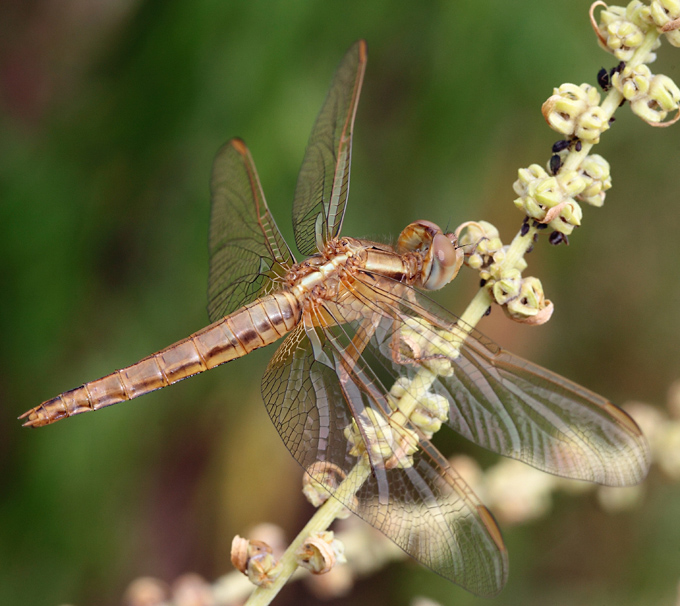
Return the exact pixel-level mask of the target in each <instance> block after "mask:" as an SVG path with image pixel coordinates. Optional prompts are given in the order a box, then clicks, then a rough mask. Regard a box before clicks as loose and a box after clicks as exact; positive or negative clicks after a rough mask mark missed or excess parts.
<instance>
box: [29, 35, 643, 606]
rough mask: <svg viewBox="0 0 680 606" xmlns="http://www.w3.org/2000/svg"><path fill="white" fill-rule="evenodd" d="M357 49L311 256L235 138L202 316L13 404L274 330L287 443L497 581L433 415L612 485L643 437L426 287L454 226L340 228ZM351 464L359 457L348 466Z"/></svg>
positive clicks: (453, 256) (331, 106) (308, 203)
mask: <svg viewBox="0 0 680 606" xmlns="http://www.w3.org/2000/svg"><path fill="white" fill-rule="evenodd" d="M366 61H367V48H366V43H365V42H364V41H359V42H357V43H355V44H354V45H353V46H352V47H351V48H350V49H349V51H348V52H347V54H346V55H345V56H344V58H343V60H342V61H341V63H340V65H339V67H338V68H337V71H336V73H335V75H334V77H333V80H332V83H331V86H330V89H329V92H328V94H327V97H326V100H325V102H324V104H323V106H322V109H321V111H320V113H319V115H318V117H317V119H316V122H315V124H314V127H313V129H312V133H311V136H310V139H309V143H308V146H307V149H306V152H305V155H304V159H303V162H302V167H301V170H300V174H299V178H298V181H297V186H296V190H295V196H294V202H293V230H294V236H295V243H296V245H297V248H298V249H299V251H300V253H302V255H304V256H305V260H303V261H301V262H297V261H296V259H295V257H294V255H293V253H292V252H291V249H290V247H289V246H288V244H287V243H286V241H285V240H284V238H283V236H282V235H281V232H280V231H279V229H278V227H277V225H276V223H275V221H274V218H273V216H272V215H271V213H270V211H269V208H268V206H267V203H266V200H265V197H264V193H263V191H262V187H261V185H260V180H259V177H258V174H257V171H256V169H255V165H254V163H253V159H252V157H251V154H250V152H249V151H248V149H247V147H246V145H245V144H244V142H243V141H242V140H241V139H232V140H231V141H229V142H228V143H227V144H226V145H225V146H224V147H223V148H222V149H221V150H220V151H219V152H218V154H217V156H216V159H215V161H214V166H213V173H212V181H211V191H212V207H211V218H210V234H209V240H210V271H209V292H208V299H209V302H208V314H209V317H210V320H211V322H212V323H211V324H210V325H209V326H207V327H206V328H203V329H202V330H199V331H198V332H196V333H194V334H192V335H191V336H189V337H187V338H186V339H183V340H181V341H179V342H177V343H175V344H174V345H171V346H170V347H167V348H166V349H163V350H161V351H158V352H157V353H154V354H153V355H151V356H149V357H146V358H144V359H142V360H141V361H139V362H137V363H136V364H132V365H131V366H128V367H127V368H123V369H121V370H116V371H115V372H113V373H111V374H109V375H107V376H105V377H103V378H101V379H98V380H95V381H91V382H89V383H85V384H84V385H82V386H80V387H77V388H75V389H72V390H70V391H67V392H65V393H62V394H61V395H58V396H57V397H55V398H52V399H50V400H47V401H45V402H43V403H42V404H40V405H39V406H37V407H35V408H33V409H32V410H30V411H28V412H26V413H24V414H23V415H22V416H21V417H20V418H21V419H24V420H25V423H24V425H27V426H31V427H39V426H43V425H48V424H50V423H53V422H55V421H57V420H59V419H63V418H66V417H70V416H73V415H77V414H80V413H83V412H88V411H92V410H98V409H100V408H104V407H107V406H110V405H112V404H116V403H118V402H122V401H126V400H131V399H133V398H136V397H138V396H141V395H143V394H146V393H148V392H150V391H153V390H156V389H159V388H162V387H166V386H168V385H171V384H173V383H176V382H177V381H180V380H182V379H184V378H186V377H189V376H191V375H194V374H196V373H200V372H203V371H205V370H208V369H210V368H213V367H215V366H218V365H220V364H224V363H226V362H229V361H232V360H235V359H236V358H240V357H242V356H245V355H246V354H248V353H250V352H251V351H253V350H255V349H258V348H260V347H264V346H266V345H269V344H272V343H274V342H275V341H278V340H279V339H283V342H282V343H281V344H280V345H279V347H278V349H277V350H276V352H275V353H274V355H273V357H272V359H271V361H270V362H269V364H268V366H267V369H266V371H265V373H264V377H263V379H262V397H263V400H264V403H265V405H266V408H267V411H268V413H269V415H270V417H271V420H272V421H273V423H274V425H275V427H276V429H277V430H278V433H279V434H280V436H281V438H282V439H283V442H284V444H285V445H286V447H287V448H288V450H289V451H290V453H291V454H292V455H293V457H294V458H295V459H296V460H297V461H298V463H300V465H301V466H302V467H303V468H304V469H305V470H306V471H307V472H308V473H309V474H311V475H313V476H314V478H315V479H316V480H318V481H319V482H320V483H321V485H322V486H323V487H324V488H325V489H327V490H328V491H330V492H331V493H332V494H333V495H334V496H335V497H336V498H337V499H339V500H340V501H341V502H342V503H343V504H344V505H345V506H347V507H348V508H349V509H350V510H351V511H353V512H354V513H356V514H357V515H359V516H360V517H361V518H363V519H364V520H366V521H367V522H369V523H370V524H372V525H373V526H374V527H375V528H377V529H378V530H380V531H382V532H383V533H384V534H385V535H386V536H387V537H389V538H390V539H391V540H392V541H394V542H395V543H396V544H397V545H399V547H401V548H402V549H403V550H404V551H406V552H407V553H408V554H410V555H411V556H412V557H413V558H415V559H416V560H418V561H420V562H421V563H422V564H424V565H425V566H428V567H429V568H430V569H432V570H433V571H435V572H436V573H438V574H440V575H442V576H444V577H446V578H447V579H450V580H451V581H453V582H454V583H457V584H459V585H461V586H462V587H464V588H466V589H468V590H470V591H472V592H473V593H476V594H479V595H485V596H492V595H495V594H496V593H498V591H500V589H501V588H502V587H503V585H504V583H505V582H506V579H507V576H508V557H507V551H506V548H505V546H504V544H503V539H502V537H501V532H500V530H499V528H498V526H497V524H496V522H495V521H494V518H493V516H492V514H491V512H490V511H489V510H488V509H487V508H486V507H485V506H484V505H483V504H482V503H481V502H480V500H479V499H478V498H477V497H476V496H475V494H474V493H473V491H472V490H471V489H470V487H469V486H468V484H467V483H466V482H465V481H464V480H463V478H462V477H461V476H460V475H459V474H458V473H457V472H456V470H455V469H454V468H453V467H452V466H451V465H450V464H449V462H448V461H447V459H446V458H445V457H444V456H443V455H442V454H441V453H440V452H439V451H438V450H437V448H436V447H435V446H433V445H432V442H431V441H430V439H431V437H432V436H433V434H434V433H435V432H436V431H438V430H439V428H440V427H441V425H442V424H446V425H448V426H449V427H450V428H452V429H453V430H454V431H456V432H457V433H458V434H460V435H462V436H463V437H465V438H467V439H468V440H470V441H471V442H473V443H475V444H478V445H480V446H482V447H485V448H487V449H489V450H491V451H493V452H495V453H499V454H501V455H504V456H506V457H512V458H515V459H519V460H520V461H523V462H525V463H527V464H529V465H532V466H534V467H536V468H538V469H541V470H544V471H546V472H549V473H552V474H557V475H559V476H564V477H567V478H575V479H580V480H588V481H591V482H597V483H601V484H606V485H611V486H624V485H630V484H636V483H638V482H640V481H641V480H642V479H643V478H644V477H645V475H646V473H647V470H648V467H649V448H648V445H647V442H646V440H645V438H644V436H643V434H642V432H641V431H640V429H639V427H638V426H637V425H636V423H635V421H633V419H632V418H630V417H629V416H628V415H627V414H626V413H625V412H624V411H623V410H621V409H620V408H617V407H616V406H614V405H613V404H611V403H610V402H609V401H607V400H606V399H605V398H603V397H601V396H599V395H597V394H595V393H593V392H591V391H588V390H587V389H585V388H583V387H581V386H580V385H578V384H576V383H573V382H571V381H569V380H567V379H565V378H563V377H561V376H559V375H557V374H555V373H553V372H551V371H549V370H546V369H544V368H541V367H540V366H538V365H536V364H534V363H532V362H529V361H527V360H524V359H522V358H520V357H518V356H516V355H513V354H511V353H509V352H507V351H505V350H504V349H501V348H500V347H499V346H498V345H496V344H495V343H493V342H492V341H490V340H489V339H487V338H486V337H484V336H482V335H481V334H480V333H479V332H477V331H476V330H475V329H473V328H472V327H470V326H466V325H465V324H464V323H463V322H462V321H461V320H459V319H458V318H457V317H456V316H455V315H453V314H452V313H450V312H448V311H447V310H446V309H444V308H443V307H441V306H439V305H438V304H436V303H435V302H433V301H432V300H431V299H429V298H428V296H427V295H426V294H425V292H424V291H428V290H436V289H439V288H441V287H443V286H444V285H446V284H448V283H449V282H450V281H451V280H452V279H453V278H454V277H455V276H456V274H457V273H458V270H459V269H460V268H461V265H462V263H463V260H464V253H463V251H462V248H461V247H460V246H458V244H457V237H456V236H455V234H446V233H444V232H443V231H442V230H441V229H440V228H439V227H438V226H437V225H435V224H434V223H432V222H430V221H424V220H423V221H416V222H414V223H412V224H410V225H409V226H407V227H406V228H405V229H404V230H403V231H402V233H401V234H400V236H399V238H398V240H397V242H396V244H395V245H388V244H383V243H378V242H372V241H368V240H364V239H357V238H351V237H348V236H341V235H340V231H341V226H342V222H343V217H344V214H345V210H346V205H347V198H348V192H349V183H350V166H351V152H352V137H353V130H354V122H355V116H356V112H357V105H358V101H359V96H360V93H361V88H362V83H363V78H364V72H365V69H366ZM361 464H363V465H364V467H365V468H366V469H367V470H368V471H367V472H366V473H363V474H356V473H354V472H353V470H355V469H357V467H358V466H360V465H361ZM341 482H342V484H341V485H342V486H343V490H338V489H337V487H338V485H339V484H340V483H341ZM347 483H350V486H349V489H348V486H347Z"/></svg>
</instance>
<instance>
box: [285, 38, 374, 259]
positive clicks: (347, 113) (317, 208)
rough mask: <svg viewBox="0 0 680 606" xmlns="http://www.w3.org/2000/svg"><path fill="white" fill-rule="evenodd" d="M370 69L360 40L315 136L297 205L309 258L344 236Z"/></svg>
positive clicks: (298, 229) (298, 231)
mask: <svg viewBox="0 0 680 606" xmlns="http://www.w3.org/2000/svg"><path fill="white" fill-rule="evenodd" d="M365 69H366V43H365V42H364V41H363V40H360V41H359V42H357V43H356V44H354V45H353V46H352V47H351V48H350V49H349V51H347V54H346V55H345V56H344V58H343V59H342V61H341V62H340V65H339V67H338V69H337V71H336V72H335V75H334V77H333V81H332V82H331V87H330V89H329V91H328V95H327V97H326V101H325V102H324V104H323V107H322V108H321V111H320V112H319V115H318V117H317V119H316V122H315V124H314V128H313V129H312V134H311V135H310V138H309V142H308V144H307V150H306V151H305V157H304V160H303V161H302V167H301V168H300V174H299V176H298V182H297V187H296V189H295V200H294V202H293V229H294V231H295V242H296V243H297V247H298V249H299V250H300V252H301V253H302V254H303V255H312V254H314V253H315V252H317V250H321V249H323V246H324V244H325V243H326V241H327V240H329V239H331V238H333V237H335V236H336V235H337V234H338V233H339V232H340V228H341V226H342V219H343V216H344V214H345V204H346V203H347V194H348V192H349V173H350V167H351V156H352V130H353V128H354V117H355V115H356V111H357V104H358V102H359V95H360V93H361V83H362V81H363V79H364V71H365Z"/></svg>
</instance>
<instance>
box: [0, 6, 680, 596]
mask: <svg viewBox="0 0 680 606" xmlns="http://www.w3.org/2000/svg"><path fill="white" fill-rule="evenodd" d="M588 4H589V3H588V2H586V1H581V0H572V1H570V2H535V1H531V0H514V1H513V2H507V0H491V1H489V2H484V3H480V2H477V1H475V0H464V1H459V2H417V3H416V2H412V3H406V2H401V3H397V2H387V1H373V2H359V1H350V2H347V1H346V2H333V1H331V2H287V3H273V2H258V1H254V2H215V1H210V0H193V1H190V0H165V1H162V2H161V1H157V0H151V1H135V0H109V1H108V2H97V3H93V2H87V1H85V0H63V1H62V2H58V3H57V2H48V1H45V0H34V1H32V2H26V1H21V0H6V1H5V2H3V3H2V5H0V108H1V111H2V113H1V114H0V217H1V222H0V229H1V230H2V231H1V235H2V237H1V238H0V254H1V258H2V263H1V264H0V276H2V279H1V282H0V284H1V285H2V286H1V288H2V296H1V297H0V328H1V332H0V335H1V336H0V361H1V363H2V364H1V367H0V368H1V370H0V402H1V403H2V407H1V409H0V410H1V411H2V414H1V417H0V419H1V420H0V495H1V496H0V603H1V604H22V605H26V606H28V605H34V604H35V605H38V604H41V605H42V604H44V605H57V604H61V603H71V604H75V605H77V606H86V605H94V604H97V605H108V604H118V603H120V601H121V596H122V594H123V592H124V590H125V587H126V586H127V585H128V583H130V581H132V580H133V579H134V578H136V577H138V576H141V575H154V576H157V577H160V578H162V579H164V580H167V581H171V580H172V579H173V578H175V577H176V576H177V575H179V574H181V573H182V572H186V571H196V572H199V573H200V574H202V575H203V576H205V577H206V578H207V579H215V578H217V577H218V576H220V575H221V574H224V573H225V572H227V571H229V570H230V569H231V565H230V563H229V547H230V544H231V539H232V537H233V535H234V534H236V533H241V534H243V533H245V532H246V531H247V529H248V527H249V526H251V525H252V524H255V523H257V522H261V521H270V522H274V523H277V524H280V525H282V526H283V527H284V528H285V529H286V532H287V534H288V536H289V538H291V537H293V536H294V535H295V533H296V532H297V531H298V530H299V529H300V528H301V527H302V525H303V523H304V521H305V520H306V519H307V518H308V516H309V515H310V508H309V506H307V505H306V504H305V503H304V502H303V501H302V498H301V496H300V494H299V485H300V477H301V470H300V469H299V468H298V467H297V465H296V464H295V463H294V462H293V459H292V458H291V457H290V456H288V454H287V453H286V451H285V448H284V446H283V445H282V443H281V442H280V440H279V439H278V437H277V435H276V432H275V430H274V428H273V427H272V426H271V424H270V422H269V420H268V417H267V415H266V412H265V410H264V407H263V405H262V402H261V398H260V393H259V382H260V377H261V374H262V372H263V370H264V367H265V366H266V362H267V359H268V358H269V356H271V354H272V353H273V348H268V349H266V350H265V351H259V352H255V353H253V354H252V355H250V356H248V358H247V359H244V360H240V361H237V362H235V363H233V364H229V365H227V366H224V367H221V368H219V369H216V370H214V371H212V372H210V373H206V374H204V375H202V376H199V377H195V378H193V379H191V380H189V381H185V382H183V383H181V384H179V385H176V386H174V387H172V388H169V389H165V390H162V391H161V392H156V393H154V394H152V395H149V396H146V397H145V398H143V399H141V400H136V401H134V402H132V403H128V404H122V405H120V406H117V407H115V408H112V409H108V410H106V411H102V412H99V413H98V414H93V415H82V416H80V417H77V418H74V419H70V420H68V421H67V422H63V423H58V424H56V425H54V426H51V427H47V428H44V429H40V430H33V431H29V430H24V429H21V428H20V424H19V423H18V422H17V421H16V420H15V419H16V416H17V415H19V414H20V413H22V412H23V411H24V410H26V409H28V408H30V407H32V406H35V405H36V404H38V403H40V402H41V401H43V400H45V399H47V398H49V397H52V396H54V395H56V394H58V393H59V392H62V391H64V390H66V389H69V388H72V387H75V386H77V385H80V384H81V383H82V382H84V381H86V380H91V379H94V378H97V377H99V376H101V375H103V374H106V373H108V372H110V371H112V370H113V369H115V368H120V367H121V366H125V365H127V364H130V363H133V362H135V361H137V360H138V359H140V358H142V357H144V356H146V355H148V354H150V353H152V352H153V351H155V350H157V349H160V348H162V347H164V346H166V345H168V344H170V343H172V342H173V341H176V340H178V339H180V338H183V337H185V336H187V335H188V334H189V333H190V332H193V331H195V330H197V329H199V328H202V327H203V326H204V325H206V324H207V316H206V312H205V303H206V295H205V293H206V283H207V268H208V258H207V230H208V216H209V191H208V183H209V175H210V167H211V162H212V158H213V156H214V154H215V152H216V150H217V149H218V148H219V146H220V145H221V144H222V143H223V142H225V141H226V140H228V139H229V138H230V137H232V136H236V135H238V136H241V137H243V138H244V139H245V140H246V142H247V143H248V145H249V147H250V149H251V151H252V154H253V156H254V158H255V162H256V164H257V166H258V169H259V172H260V177H261V180H262V184H263V188H264V191H265V194H266V195H267V199H268V201H269V205H270V207H271V209H272V212H273V213H274V215H275V217H276V218H277V221H278V223H279V226H280V227H281V228H282V230H283V232H284V235H286V236H287V237H291V240H290V241H291V242H292V229H291V227H290V208H291V202H292V196H293V190H294V186H295V181H296V177H297V170H298V167H299V165H300V162H301V160H302V156H303V152H304V147H305V144H306V140H307V137H308V135H309V132H310V129H311V126H312V124H313V121H314V118H315V115H316V112H317V111H318V109H319V108H320V106H321V102H322V100H323V98H324V95H325V92H326V89H327V87H328V85H329V83H330V79H331V75H332V73H333V70H334V68H335V66H336V65H337V63H338V62H339V60H340V58H341V57H342V55H343V53H344V52H345V50H346V49H347V48H348V47H349V46H350V45H351V43H352V42H354V41H355V40H356V39H358V38H365V39H367V41H368V44H369V64H368V70H367V74H366V80H365V85H364V90H363V96H362V101H361V103H360V106H359V112H358V118H357V126H356V131H355V133H356V134H355V144H354V157H353V165H354V170H353V172H352V191H351V195H350V204H349V206H348V212H347V216H346V220H345V226H344V233H346V234H349V235H355V236H369V237H374V238H378V239H381V240H384V239H390V238H395V237H396V235H398V233H399V231H400V230H401V229H402V227H403V226H405V225H406V224H407V223H409V222H411V221H413V220H415V219H419V218H427V219H430V220H432V221H435V222H438V223H440V224H443V225H450V226H455V225H458V224H459V223H461V222H462V221H465V220H472V219H485V220H490V221H492V222H493V223H495V224H496V225H497V226H498V227H499V229H500V230H501V236H502V238H503V239H504V240H505V241H508V242H509V241H510V239H511V238H512V236H513V235H514V233H515V232H516V230H517V228H518V227H519V223H520V221H521V215H520V214H519V213H518V212H517V211H516V210H515V209H514V207H513V205H512V199H513V198H514V193H513V191H512V183H513V181H514V180H515V178H516V171H517V169H518V168H520V167H523V166H528V165H529V164H531V163H534V162H538V163H541V164H544V163H545V162H546V161H547V160H548V158H549V152H550V146H551V145H552V143H553V142H554V141H555V140H557V139H558V138H560V137H558V136H557V135H556V134H555V133H553V132H551V131H550V130H549V129H548V127H547V126H546V124H545V122H544V120H543V118H542V117H541V114H540V106H541V103H542V102H543V101H544V100H545V99H546V98H547V97H548V96H549V95H550V94H551V91H552V87H553V86H558V85H559V84H561V83H562V82H567V81H570V82H575V83H577V84H579V83H581V82H586V81H587V82H591V83H594V81H595V75H596V73H597V71H598V69H599V68H600V67H602V66H606V67H611V66H613V65H614V64H616V63H617V61H616V60H615V59H614V58H613V57H612V56H610V55H607V54H606V53H605V52H604V51H602V50H601V49H599V48H598V46H597V44H596V41H595V38H594V36H593V34H592V32H591V30H590V25H589V23H588V16H587V11H588ZM679 56H680V49H675V48H672V47H670V46H669V45H668V44H665V43H664V45H663V46H662V48H661V49H660V50H659V60H658V61H657V63H655V64H654V65H653V66H652V68H653V69H654V71H655V72H663V73H667V74H668V75H670V76H671V77H675V78H676V79H677V78H679V77H680V68H679V65H678V57H679ZM678 128H680V126H676V127H673V128H669V129H653V128H650V127H649V126H647V125H646V124H644V123H643V122H642V121H641V120H639V119H638V118H637V117H635V116H634V115H632V114H631V112H630V111H629V109H628V107H623V108H621V110H620V111H619V112H618V113H617V121H616V123H615V124H614V125H613V128H612V129H611V130H610V131H609V132H607V133H606V134H605V135H604V137H603V139H602V143H601V145H599V146H598V148H597V149H596V152H597V153H600V154H602V155H603V156H604V157H605V158H606V159H607V160H608V161H609V162H610V164H611V166H612V173H613V180H614V187H613V189H612V190H611V191H610V192H609V194H608V197H607V200H606V203H605V206H604V208H602V209H593V208H590V207H588V208H585V209H584V211H585V212H584V215H585V217H584V221H583V227H582V228H581V229H579V230H577V231H576V232H575V233H574V235H573V236H572V237H571V245H570V246H568V247H566V246H560V247H550V246H548V245H547V242H546V241H545V239H544V240H542V241H541V242H540V244H539V245H538V247H537V249H536V251H535V252H534V253H533V254H532V255H531V256H530V257H529V259H528V260H529V262H530V267H529V270H528V271H527V275H536V276H538V277H539V278H540V279H541V280H542V281H543V284H544V287H545V289H546V293H547V295H548V297H549V298H550V299H552V300H553V301H554V302H555V305H556V311H555V314H554V316H553V319H552V321H551V322H550V323H549V324H548V325H546V326H543V327H541V328H527V327H523V326H518V325H514V324H511V323H510V321H509V320H506V319H505V317H504V316H503V314H502V313H501V312H499V311H498V310H495V311H494V313H492V315H491V316H490V317H489V318H487V319H485V320H484V322H483V323H482V325H481V326H480V328H481V329H482V331H484V332H486V333H487V334H488V335H489V336H491V337H492V338H494V339H495V340H497V341H499V342H500V343H501V344H502V345H504V346H506V347H508V348H509V349H511V350H513V351H515V352H517V353H521V354H522V355H525V356H527V357H529V358H530V359H532V360H535V361H537V362H540V363H541V364H543V365H544V366H547V367H549V368H551V369H553V370H556V371H558V372H560V373H562V374H565V375H567V376H569V377H571V378H573V379H575V380H577V381H578V382H580V383H582V384H584V385H587V386H588V387H590V388H592V389H594V390H596V391H598V392H601V393H604V394H607V395H608V396H610V397H611V398H612V399H613V400H614V401H616V402H619V403H622V402H625V401H627V400H643V401H647V402H651V403H654V404H656V405H658V406H663V405H664V402H665V398H666V392H667V389H668V387H669V385H670V384H671V382H672V381H673V380H675V379H677V378H680V321H678V313H679V312H680V279H679V277H678V273H679V269H680V241H679V239H678V233H680V211H678V210H677V205H678V185H677V167H678V158H679V157H680V131H679V130H678ZM477 282H478V278H477V277H476V275H475V274H474V273H473V272H471V271H469V270H464V271H462V272H461V276H459V278H458V279H457V280H456V282H455V284H454V285H453V286H450V287H449V288H448V289H446V291H445V292H444V293H443V294H442V297H441V300H442V301H444V303H445V304H446V305H447V307H449V308H450V309H451V310H452V311H454V312H457V313H461V312H462V310H463V309H464V308H465V305H466V302H467V301H469V299H470V298H471V296H472V295H473V294H474V292H475V289H476V285H477ZM491 461H493V459H492V458H490V459H488V462H491ZM679 519H680V486H679V485H678V484H674V483H672V482H670V481H668V480H666V479H664V478H663V477H662V476H661V474H659V473H658V472H656V471H655V470H653V471H652V473H651V476H650V478H649V480H648V481H647V496H646V499H645V501H644V503H643V505H642V506H641V507H640V508H639V509H638V510H637V511H635V512H633V513H627V514H619V515H616V516H613V515H606V514H603V513H602V511H601V510H600V509H599V507H598V505H597V504H596V502H595V500H594V499H593V497H592V495H590V496H582V497H567V496H564V497H560V498H558V501H557V504H556V507H555V509H554V511H553V512H552V513H551V514H550V515H549V516H547V517H546V518H544V519H542V520H540V521H538V522H535V523H533V524H529V525H524V526H518V527H512V528H506V529H505V537H506V541H507V544H508V547H509V551H510V559H511V575H510V580H509V583H508V585H507V587H506V589H505V590H504V591H503V593H502V594H501V595H500V596H499V597H498V598H496V599H495V600H493V601H491V602H489V601H485V600H480V599H477V598H474V597H473V596H470V595H469V594H467V593H466V592H464V591H463V590H461V589H459V588H457V587H455V586H453V585H451V584H449V583H447V582H445V581H443V580H442V579H440V578H439V577H437V576H436V575H434V574H432V573H430V572H429V571H427V570H425V569H424V568H422V567H420V566H418V565H415V564H413V563H412V562H409V563H405V564H399V565H397V564H395V565H392V566H390V567H389V568H387V569H385V570H384V571H382V572H380V573H379V574H377V575H375V576H373V577H372V578H369V579H367V580H365V581H362V582H360V583H359V584H358V585H357V586H356V587H355V589H354V592H353V593H352V595H351V596H350V597H348V598H344V599H343V600H337V601H336V602H333V603H337V604H359V605H361V604H367V603H371V604H381V603H384V604H397V605H401V604H408V603H409V601H410V600H411V598H412V597H413V596H416V595H427V596H429V597H431V598H433V599H437V600H439V601H440V602H441V603H442V604H458V605H460V604H488V603H492V604H507V605H515V604H523V605H527V604H547V603H550V604H564V605H571V604H579V605H585V604H614V603H616V604H621V605H629V604H630V605H632V604H659V605H660V604H673V603H674V601H675V599H676V597H675V596H676V592H677V584H678V581H680V523H678V520H679ZM280 600H281V601H280V602H279V603H281V604H286V603H289V604H305V603H314V599H313V598H312V597H309V596H308V594H307V593H306V592H305V590H304V588H303V587H301V586H298V585H296V586H295V587H291V588H289V589H288V590H287V592H286V593H285V594H283V595H282V596H280Z"/></svg>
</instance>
